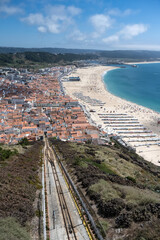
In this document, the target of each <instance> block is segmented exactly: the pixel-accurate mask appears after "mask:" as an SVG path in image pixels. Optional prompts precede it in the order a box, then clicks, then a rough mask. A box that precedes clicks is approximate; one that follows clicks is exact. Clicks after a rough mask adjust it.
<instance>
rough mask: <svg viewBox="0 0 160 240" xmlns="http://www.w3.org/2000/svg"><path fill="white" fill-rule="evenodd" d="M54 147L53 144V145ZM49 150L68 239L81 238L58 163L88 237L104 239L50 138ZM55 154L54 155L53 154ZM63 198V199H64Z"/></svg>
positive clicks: (91, 239)
mask: <svg viewBox="0 0 160 240" xmlns="http://www.w3.org/2000/svg"><path fill="white" fill-rule="evenodd" d="M52 147H53V146H52ZM47 150H48V151H49V152H48V153H49V154H48V159H49V161H50V163H51V166H52V171H53V173H54V179H55V182H56V188H57V193H58V198H59V201H60V205H61V209H62V214H63V219H64V221H65V228H66V232H67V236H68V239H79V238H78V237H77V235H76V231H75V228H76V227H77V226H73V223H72V220H71V216H70V214H69V210H68V207H67V204H66V200H65V197H64V194H63V192H62V187H61V184H60V182H59V179H58V175H57V172H56V167H55V164H54V163H56V164H58V166H59V168H60V169H61V172H62V174H63V177H64V179H65V182H66V184H67V187H68V190H69V192H70V194H71V196H72V199H73V201H74V203H75V205H76V208H77V210H78V213H79V216H80V218H81V220H82V224H83V225H84V227H85V229H86V232H87V234H88V239H90V240H96V239H99V240H103V237H102V236H101V234H100V232H99V230H98V229H97V227H96V225H95V222H94V220H93V218H92V216H91V215H90V213H89V211H88V207H86V203H85V202H84V201H83V199H82V198H81V196H80V194H79V193H78V191H77V189H76V188H75V186H74V184H73V182H72V180H71V179H70V177H69V175H68V173H67V172H66V169H65V168H64V166H63V164H62V162H61V161H60V159H59V156H58V155H57V152H56V150H55V148H54V147H53V148H52V149H51V147H50V146H49V143H48V140H47ZM53 155H54V156H53ZM62 198H63V199H62Z"/></svg>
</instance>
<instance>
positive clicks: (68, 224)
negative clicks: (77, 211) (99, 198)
mask: <svg viewBox="0 0 160 240" xmlns="http://www.w3.org/2000/svg"><path fill="white" fill-rule="evenodd" d="M46 156H47V159H48V161H49V162H50V164H51V167H52V172H53V177H54V181H55V185H56V191H57V195H58V200H59V204H60V208H61V213H62V216H63V221H64V225H65V229H66V234H67V239H68V240H71V239H72V240H78V238H77V236H76V232H75V228H74V226H73V223H72V219H71V215H70V212H69V209H68V206H67V203H66V199H65V196H64V193H63V190H62V186H61V183H60V180H59V177H58V174H57V170H56V166H55V164H54V161H53V160H52V158H51V152H50V149H49V145H48V143H47V149H46ZM53 221H55V213H54V211H53Z"/></svg>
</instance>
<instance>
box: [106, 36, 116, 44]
mask: <svg viewBox="0 0 160 240" xmlns="http://www.w3.org/2000/svg"><path fill="white" fill-rule="evenodd" d="M102 41H103V42H104V43H107V44H112V43H115V42H118V41H119V36H118V35H112V36H109V37H107V38H103V39H102Z"/></svg>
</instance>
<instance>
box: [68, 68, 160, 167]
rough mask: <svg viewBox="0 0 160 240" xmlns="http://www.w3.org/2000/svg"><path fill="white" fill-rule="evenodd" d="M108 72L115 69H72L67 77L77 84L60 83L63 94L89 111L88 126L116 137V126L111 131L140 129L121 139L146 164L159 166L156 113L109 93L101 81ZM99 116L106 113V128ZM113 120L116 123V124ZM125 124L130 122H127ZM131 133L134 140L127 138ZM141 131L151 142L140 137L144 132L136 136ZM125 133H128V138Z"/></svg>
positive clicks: (159, 142)
mask: <svg viewBox="0 0 160 240" xmlns="http://www.w3.org/2000/svg"><path fill="white" fill-rule="evenodd" d="M112 69H115V67H111V66H91V67H85V68H78V69H76V70H74V72H73V73H71V75H70V77H71V76H72V77H73V76H75V77H77V76H79V77H80V81H77V82H63V86H64V89H65V91H66V94H68V95H70V96H71V97H72V98H73V99H77V100H78V101H79V102H80V103H81V104H83V105H84V106H85V108H86V109H87V111H88V112H89V115H90V118H91V120H92V123H94V124H95V125H97V126H98V125H101V126H102V128H103V129H106V131H108V132H113V133H115V134H117V135H119V132H118V131H120V130H117V129H118V127H117V129H116V127H115V129H116V130H115V129H114V126H118V125H119V126H121V125H122V129H123V128H124V127H125V126H129V127H130V126H131V127H130V128H131V129H132V128H134V129H136V126H137V129H140V130H137V129H136V130H129V131H128V130H127V131H128V132H127V133H125V134H126V135H125V137H124V140H125V141H128V142H129V144H130V145H132V146H133V147H134V148H136V152H137V153H138V154H139V155H141V156H142V157H144V158H145V159H146V160H147V161H150V162H152V163H154V164H156V165H160V163H159V162H160V141H159V140H158V139H159V138H160V124H159V125H157V121H158V119H160V114H159V113H156V112H154V111H152V110H151V109H148V108H145V107H143V106H140V105H137V104H135V103H132V102H129V101H126V100H124V99H121V98H119V97H116V96H114V95H112V94H111V93H109V92H108V91H107V89H106V88H105V86H104V83H103V81H102V79H103V75H104V74H105V73H106V72H107V71H110V70H112ZM100 114H106V121H109V125H106V122H105V121H104V119H103V118H102V116H103V115H100ZM111 116H112V118H113V116H114V117H115V119H114V126H112V125H113V122H112V123H111V121H110V120H108V119H109V117H111ZM117 116H120V117H121V118H122V119H120V117H119V118H117ZM117 119H118V120H119V121H120V122H118V121H117ZM123 119H125V121H126V124H125V125H124V121H123V122H122V120H123ZM127 119H128V120H127ZM131 119H132V121H131ZM127 121H130V122H129V123H128V122H127ZM133 122H134V123H133ZM116 124H117V125H116ZM128 124H129V125H128ZM138 124H139V125H138ZM133 125H135V126H133ZM141 128H145V130H141ZM123 131H125V130H123ZM133 131H134V134H139V136H138V137H137V138H135V136H133V135H131V134H133ZM141 131H145V132H146V133H147V134H148V136H149V135H150V136H151V135H153V136H152V139H151V141H150V138H149V137H148V136H147V137H146V138H145V137H144V134H146V133H145V132H143V133H142V134H140V133H138V132H141ZM127 134H130V135H131V137H129V136H130V135H127ZM141 135H142V136H141ZM155 138H156V139H155ZM141 139H142V142H141ZM154 140H155V141H154ZM158 144H159V145H158ZM140 145H144V146H140Z"/></svg>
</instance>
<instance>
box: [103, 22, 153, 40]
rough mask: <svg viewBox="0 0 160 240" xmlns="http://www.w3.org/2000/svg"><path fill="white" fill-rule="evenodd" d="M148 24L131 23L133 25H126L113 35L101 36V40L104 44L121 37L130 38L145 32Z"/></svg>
mask: <svg viewBox="0 0 160 240" xmlns="http://www.w3.org/2000/svg"><path fill="white" fill-rule="evenodd" d="M147 29H148V26H147V25H145V24H133V25H126V26H125V27H124V28H123V29H122V30H121V31H119V32H117V33H116V34H114V35H111V36H109V37H106V38H103V39H102V42H104V43H106V44H112V43H113V44H114V43H118V42H119V41H120V40H122V39H128V40H129V39H132V38H133V37H135V36H138V35H139V34H142V33H144V32H146V31H147Z"/></svg>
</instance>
